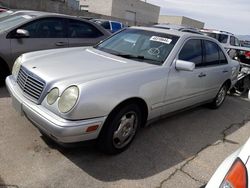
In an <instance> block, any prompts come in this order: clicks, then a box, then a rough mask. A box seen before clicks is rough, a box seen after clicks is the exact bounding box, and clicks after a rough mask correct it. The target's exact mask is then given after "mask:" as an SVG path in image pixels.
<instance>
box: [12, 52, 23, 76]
mask: <svg viewBox="0 0 250 188" xmlns="http://www.w3.org/2000/svg"><path fill="white" fill-rule="evenodd" d="M21 65H22V56H19V57H18V58H17V59H16V61H15V63H14V66H13V68H12V75H13V76H14V77H15V78H16V77H17V74H18V72H19V70H20V68H21Z"/></svg>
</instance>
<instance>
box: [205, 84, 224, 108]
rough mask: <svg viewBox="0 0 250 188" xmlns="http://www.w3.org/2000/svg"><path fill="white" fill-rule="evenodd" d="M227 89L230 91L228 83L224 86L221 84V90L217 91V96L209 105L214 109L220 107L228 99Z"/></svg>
mask: <svg viewBox="0 0 250 188" xmlns="http://www.w3.org/2000/svg"><path fill="white" fill-rule="evenodd" d="M227 91H228V86H227V85H226V84H223V86H221V88H220V90H219V92H218V93H217V95H216V97H215V98H214V99H213V102H212V103H210V104H209V106H210V107H211V108H212V109H217V108H219V107H220V106H221V105H222V104H223V102H224V101H225V99H226V96H227Z"/></svg>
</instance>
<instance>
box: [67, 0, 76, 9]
mask: <svg viewBox="0 0 250 188" xmlns="http://www.w3.org/2000/svg"><path fill="white" fill-rule="evenodd" d="M66 3H67V4H68V6H69V7H71V8H73V9H76V10H78V9H79V1H78V0H66Z"/></svg>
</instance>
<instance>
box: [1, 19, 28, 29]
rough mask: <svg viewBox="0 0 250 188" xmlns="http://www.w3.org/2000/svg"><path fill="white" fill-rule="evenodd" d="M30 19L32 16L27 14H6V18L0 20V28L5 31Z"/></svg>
mask: <svg viewBox="0 0 250 188" xmlns="http://www.w3.org/2000/svg"><path fill="white" fill-rule="evenodd" d="M30 19H32V16H29V15H16V16H8V18H6V19H4V20H1V22H0V30H2V31H6V30H8V29H11V28H12V27H15V26H17V25H19V24H22V23H25V22H26V21H28V20H30Z"/></svg>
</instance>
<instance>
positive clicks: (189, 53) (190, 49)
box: [179, 39, 202, 67]
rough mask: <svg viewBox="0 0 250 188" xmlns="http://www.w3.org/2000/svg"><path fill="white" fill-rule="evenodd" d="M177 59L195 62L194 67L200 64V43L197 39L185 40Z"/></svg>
mask: <svg viewBox="0 0 250 188" xmlns="http://www.w3.org/2000/svg"><path fill="white" fill-rule="evenodd" d="M179 59H180V60H184V61H190V62H193V63H195V67H200V66H202V43H201V40H199V39H191V40H189V41H187V42H186V44H185V45H184V46H183V48H182V49H181V51H180V54H179Z"/></svg>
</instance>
